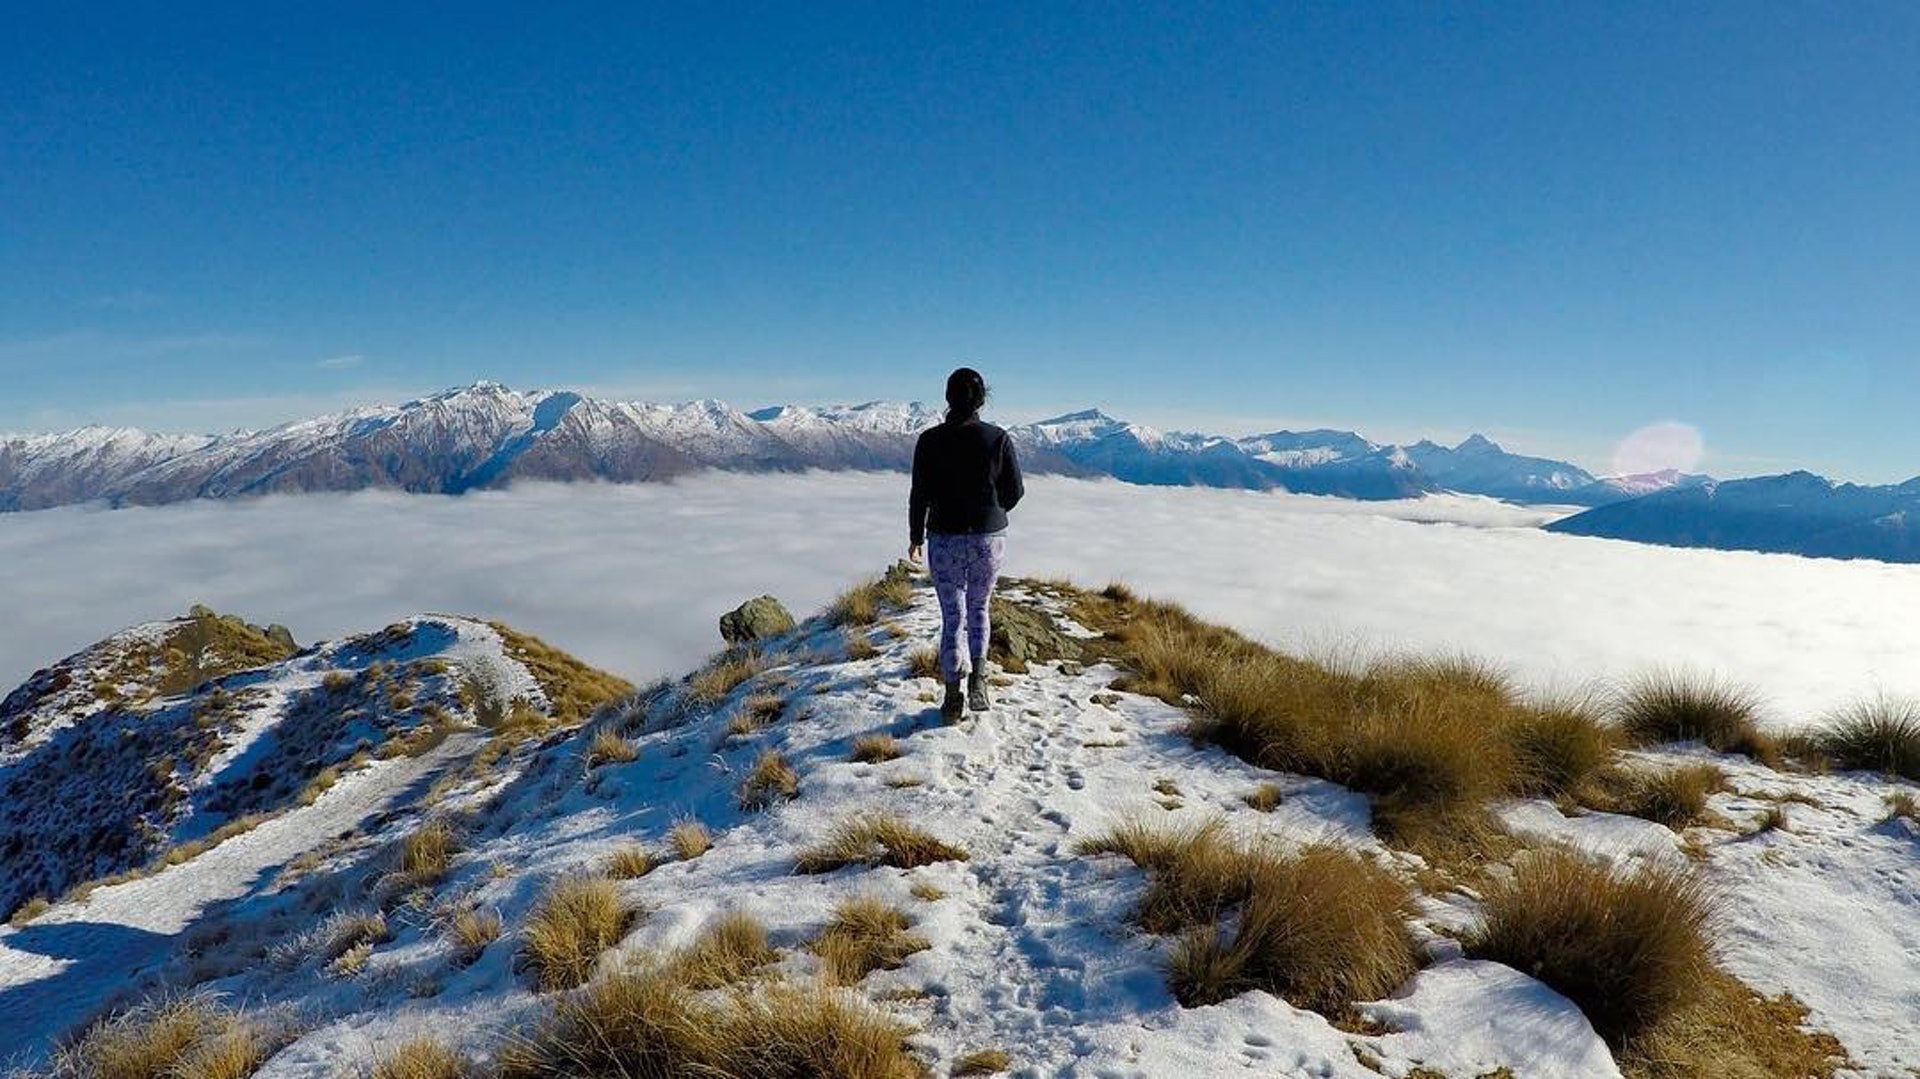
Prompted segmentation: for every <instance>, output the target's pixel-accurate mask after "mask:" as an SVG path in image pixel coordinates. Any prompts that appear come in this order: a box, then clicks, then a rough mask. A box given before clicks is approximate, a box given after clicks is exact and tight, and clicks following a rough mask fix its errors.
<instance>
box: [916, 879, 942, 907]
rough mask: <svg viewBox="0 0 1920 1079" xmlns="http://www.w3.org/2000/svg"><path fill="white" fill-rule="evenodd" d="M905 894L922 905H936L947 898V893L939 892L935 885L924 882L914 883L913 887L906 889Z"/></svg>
mask: <svg viewBox="0 0 1920 1079" xmlns="http://www.w3.org/2000/svg"><path fill="white" fill-rule="evenodd" d="M907 892H908V894H910V895H912V896H913V897H914V898H915V899H918V900H920V901H921V902H923V903H937V902H939V901H940V900H942V899H945V898H946V897H947V893H945V892H943V891H941V890H940V888H939V887H938V886H937V885H934V884H931V883H929V882H927V881H924V880H917V881H914V882H913V887H912V888H909V889H907Z"/></svg>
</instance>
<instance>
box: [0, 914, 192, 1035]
mask: <svg viewBox="0 0 1920 1079" xmlns="http://www.w3.org/2000/svg"><path fill="white" fill-rule="evenodd" d="M174 939H175V937H174V936H173V935H172V934H167V933H154V932H150V931H148V930H145V929H135V928H133V927H132V926H125V925H117V924H114V923H111V922H53V923H49V924H44V925H35V924H28V925H25V926H21V927H19V928H16V929H13V930H12V931H10V932H6V933H0V970H5V969H7V968H9V967H16V966H21V965H25V964H28V963H31V962H33V961H32V960H31V959H30V958H29V957H30V956H33V955H39V956H44V957H46V958H47V959H49V960H52V961H54V962H57V963H65V964H66V966H64V967H62V968H61V969H60V970H59V971H57V972H55V973H52V974H49V975H47V976H45V977H41V978H37V979H35V980H33V981H29V982H25V983H24V984H18V985H10V986H7V987H5V988H0V1063H10V1061H7V1059H6V1057H7V1056H8V1055H11V1054H19V1053H33V1052H41V1051H44V1050H45V1049H46V1048H47V1047H48V1046H49V1045H51V1044H52V1043H53V1041H54V1039H55V1038H57V1037H58V1036H59V1035H60V1034H61V1033H63V1032H65V1031H67V1030H71V1029H73V1028H74V1027H75V1026H76V1025H78V1024H81V1023H84V1022H86V1021H87V1020H88V1019H89V1018H91V1017H92V1016H93V1015H94V1014H95V1012H96V1011H97V1009H99V1008H100V1006H101V1005H102V1003H103V1002H104V1001H106V1000H107V999H109V998H111V997H112V996H113V995H114V992H115V990H116V989H118V988H119V987H120V986H121V985H122V984H124V983H125V981H126V979H127V976H128V975H129V974H134V973H136V972H138V971H139V970H141V969H142V968H143V967H146V966H148V965H150V964H151V963H153V962H157V961H159V960H162V959H164V958H165V957H166V955H167V954H168V952H169V950H170V949H171V946H172V943H173V941H174ZM10 952H11V953H19V954H7V953H10Z"/></svg>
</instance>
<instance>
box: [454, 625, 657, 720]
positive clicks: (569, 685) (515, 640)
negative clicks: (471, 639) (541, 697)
mask: <svg viewBox="0 0 1920 1079" xmlns="http://www.w3.org/2000/svg"><path fill="white" fill-rule="evenodd" d="M487 624H488V625H490V626H492V627H493V629H494V631H495V632H496V633H498V634H500V640H501V642H502V643H503V644H504V645H505V647H506V653H507V655H509V656H511V657H512V658H514V659H516V660H518V661H519V662H520V665H521V666H523V667H525V668H526V669H527V673H529V674H531V675H533V679H534V681H536V682H538V683H540V689H541V691H542V692H543V693H545V694H546V698H547V704H548V710H549V712H550V713H551V715H552V718H553V719H554V720H556V721H558V722H559V723H561V724H562V725H564V726H568V727H577V726H579V725H580V724H582V723H585V722H586V721H587V719H588V718H589V717H591V716H592V715H593V714H594V713H595V712H597V711H599V710H600V709H602V708H604V707H606V706H607V705H609V704H612V703H614V702H615V701H618V700H622V699H624V698H627V697H630V696H632V695H633V684H632V683H631V682H628V681H627V680H625V679H623V678H619V677H616V676H615V675H611V674H608V673H607V672H605V671H603V670H600V669H598V668H595V667H589V666H587V665H586V664H585V663H582V662H580V661H579V660H578V659H575V658H574V657H572V656H570V655H568V654H567V653H565V652H562V651H561V650H559V649H558V648H555V647H553V646H552V645H550V644H548V643H546V642H545V641H542V640H541V639H539V638H538V637H534V636H531V635H529V634H525V633H521V632H520V631H518V630H515V629H512V628H510V627H508V626H505V625H503V624H501V623H499V622H489V623H487Z"/></svg>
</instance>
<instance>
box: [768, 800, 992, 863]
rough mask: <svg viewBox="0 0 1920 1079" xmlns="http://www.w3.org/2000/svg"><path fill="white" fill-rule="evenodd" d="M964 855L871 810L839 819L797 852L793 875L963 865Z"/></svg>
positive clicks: (891, 817)
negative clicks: (862, 868) (847, 869)
mask: <svg viewBox="0 0 1920 1079" xmlns="http://www.w3.org/2000/svg"><path fill="white" fill-rule="evenodd" d="M966 860H967V852H966V851H964V850H961V849H960V848H958V847H955V846H952V845H950V844H948V843H945V842H943V841H941V840H940V839H938V838H936V837H934V836H932V835H929V834H927V833H926V832H923V831H921V830H920V829H918V828H915V827H914V826H913V825H911V824H908V823H907V822H906V821H904V820H902V819H900V818H899V817H898V816H895V815H893V814H891V813H885V812H880V811H873V812H867V813H859V814H855V815H853V816H850V817H846V818H844V819H842V820H841V821H840V822H839V823H838V824H836V825H834V827H833V831H832V832H831V833H829V834H828V836H827V838H826V839H825V840H823V841H821V843H820V844H819V845H817V846H814V847H810V848H808V849H807V850H805V851H803V852H801V854H800V857H799V859H798V861H797V862H796V863H795V864H794V872H796V873H830V872H832V871H833V870H836V869H840V868H843V867H845V866H850V865H865V866H877V865H890V866H893V867H895V868H897V869H913V868H915V867H918V866H923V865H931V864H933V863H934V862H953V861H960V862H964V861H966Z"/></svg>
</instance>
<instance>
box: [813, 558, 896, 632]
mask: <svg viewBox="0 0 1920 1079" xmlns="http://www.w3.org/2000/svg"><path fill="white" fill-rule="evenodd" d="M912 602H913V581H912V580H911V579H910V578H909V577H908V576H907V575H906V574H905V573H903V572H900V571H899V570H898V569H897V568H896V569H893V570H888V571H887V573H886V574H885V575H884V576H880V577H871V578H868V579H867V580H864V581H861V582H860V583H858V584H856V585H854V586H853V587H852V588H849V589H847V590H846V591H845V592H842V593H841V594H840V596H839V598H838V599H835V600H834V601H833V603H832V604H831V605H830V606H828V608H827V620H828V621H830V622H832V623H833V624H834V625H837V626H848V627H852V626H871V625H873V624H874V623H875V622H878V621H879V620H880V615H881V613H882V612H884V611H886V610H889V609H894V610H897V609H899V608H901V607H905V606H907V605H908V604H909V603H912Z"/></svg>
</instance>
